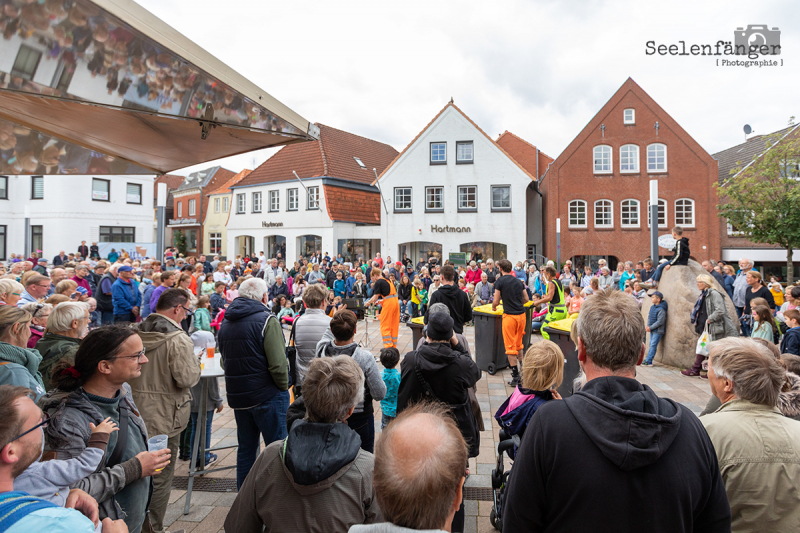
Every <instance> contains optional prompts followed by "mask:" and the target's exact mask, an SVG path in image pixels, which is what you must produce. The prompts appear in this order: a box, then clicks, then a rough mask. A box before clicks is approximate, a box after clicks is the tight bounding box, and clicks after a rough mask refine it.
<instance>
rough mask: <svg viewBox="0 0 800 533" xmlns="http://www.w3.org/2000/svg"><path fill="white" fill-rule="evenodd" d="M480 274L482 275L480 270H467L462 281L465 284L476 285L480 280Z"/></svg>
mask: <svg viewBox="0 0 800 533" xmlns="http://www.w3.org/2000/svg"><path fill="white" fill-rule="evenodd" d="M481 274H483V271H482V270H481V269H480V268H476V269H475V270H470V269H467V275H466V277H465V278H464V281H466V282H467V283H472V284H473V285H477V284H478V282H479V281H480V280H481Z"/></svg>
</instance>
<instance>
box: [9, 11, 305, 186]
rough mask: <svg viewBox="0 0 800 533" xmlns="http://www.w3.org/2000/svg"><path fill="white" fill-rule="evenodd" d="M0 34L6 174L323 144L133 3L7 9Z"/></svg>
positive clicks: (93, 169) (103, 168)
mask: <svg viewBox="0 0 800 533" xmlns="http://www.w3.org/2000/svg"><path fill="white" fill-rule="evenodd" d="M18 6H21V7H18ZM0 29H1V30H2V31H3V39H0V173H2V174H153V173H166V172H169V171H172V170H175V169H179V168H183V167H186V166H190V165H195V164H198V163H203V162H206V161H210V160H214V159H219V158H221V157H226V156H230V155H235V154H239V153H244V152H249V151H251V150H257V149H261V148H268V147H270V146H277V145H283V144H289V143H293V142H302V141H307V140H311V139H315V138H317V137H318V129H317V127H316V126H314V125H313V124H312V123H309V122H308V121H307V120H305V119H304V118H303V117H301V116H300V115H298V114H297V113H295V112H294V111H292V110H291V109H289V108H288V107H286V106H285V105H283V104H282V103H281V102H279V101H278V100H276V99H274V98H273V97H271V96H270V95H269V94H267V93H266V92H265V91H263V90H261V89H259V88H258V87H257V86H255V85H254V84H253V83H251V82H249V81H248V80H247V79H245V78H244V77H243V76H241V75H240V74H238V73H237V72H235V71H233V70H232V69H230V68H229V67H228V66H227V65H225V64H224V63H222V62H221V61H220V60H218V59H216V58H215V57H213V56H212V55H210V54H209V53H208V52H206V51H205V50H203V49H202V48H200V47H199V46H197V45H196V44H194V43H193V42H191V41H190V40H189V39H187V38H186V37H184V36H183V35H181V34H180V33H178V32H177V31H175V30H174V29H173V28H171V27H170V26H168V25H167V24H166V23H164V22H163V21H161V20H160V19H158V18H156V17H155V16H154V15H153V14H151V13H150V12H148V11H146V10H145V9H144V8H142V7H141V6H139V5H138V4H136V3H135V2H133V1H131V0H74V1H72V2H70V3H67V2H33V3H22V2H21V3H19V4H18V3H8V4H7V5H6V6H4V8H3V9H2V11H0Z"/></svg>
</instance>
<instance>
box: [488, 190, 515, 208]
mask: <svg viewBox="0 0 800 533" xmlns="http://www.w3.org/2000/svg"><path fill="white" fill-rule="evenodd" d="M495 189H508V207H495V205H494V190H495ZM489 194H490V196H489V198H490V201H491V206H492V213H510V212H511V184H498V185H492V186H491V187H490V188H489Z"/></svg>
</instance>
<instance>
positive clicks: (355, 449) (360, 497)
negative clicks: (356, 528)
mask: <svg viewBox="0 0 800 533" xmlns="http://www.w3.org/2000/svg"><path fill="white" fill-rule="evenodd" d="M360 446H361V438H360V437H359V436H358V434H357V433H356V432H355V431H353V430H352V429H350V428H349V427H347V425H345V424H340V423H336V424H319V423H311V422H306V421H304V420H298V421H297V422H295V423H294V424H293V425H292V429H291V431H289V436H288V437H287V438H286V439H285V440H282V441H276V442H273V443H272V444H270V445H269V446H267V447H266V449H265V450H264V452H263V453H262V454H261V455H260V456H259V457H258V459H257V460H256V462H255V464H254V465H253V468H252V470H251V471H250V472H251V475H248V476H247V478H246V479H245V481H244V484H243V485H242V488H241V489H239V494H238V495H237V496H236V500H235V501H234V502H233V506H232V507H231V510H230V512H229V513H228V517H227V518H226V519H225V530H226V531H236V532H239V533H260V532H261V531H262V528H263V527H265V526H266V531H303V532H308V533H323V532H324V533H329V532H340V533H345V532H347V530H348V529H349V528H350V526H352V525H354V524H371V523H373V522H377V521H379V520H380V519H381V515H380V511H379V509H378V504H377V501H376V500H375V492H374V490H373V486H372V470H373V467H374V464H375V459H374V457H373V456H372V454H371V453H369V452H365V451H364V450H361V449H360Z"/></svg>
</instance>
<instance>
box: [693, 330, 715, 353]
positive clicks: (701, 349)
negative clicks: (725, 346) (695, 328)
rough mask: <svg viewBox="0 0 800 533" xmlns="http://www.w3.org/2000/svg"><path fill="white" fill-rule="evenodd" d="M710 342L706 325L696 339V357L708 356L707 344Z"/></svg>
mask: <svg viewBox="0 0 800 533" xmlns="http://www.w3.org/2000/svg"><path fill="white" fill-rule="evenodd" d="M709 342H711V337H710V336H709V335H708V324H706V326H705V327H704V328H703V333H701V334H700V338H699V339H697V351H696V352H695V353H697V355H705V356H708V343H709Z"/></svg>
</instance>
